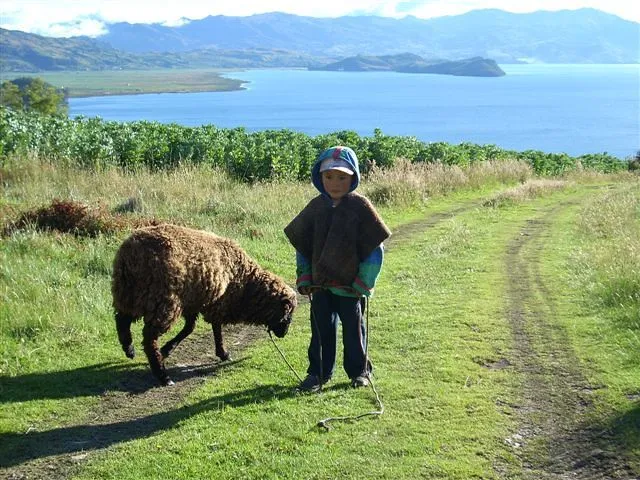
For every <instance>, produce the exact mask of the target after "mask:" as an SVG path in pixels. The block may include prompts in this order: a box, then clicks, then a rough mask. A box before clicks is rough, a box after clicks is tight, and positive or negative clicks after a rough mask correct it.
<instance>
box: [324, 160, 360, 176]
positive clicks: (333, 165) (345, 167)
mask: <svg viewBox="0 0 640 480" xmlns="http://www.w3.org/2000/svg"><path fill="white" fill-rule="evenodd" d="M327 170H339V171H341V172H344V173H346V174H348V175H353V174H354V172H353V168H351V165H349V163H348V162H346V161H345V160H342V159H341V158H327V159H326V160H323V161H322V163H321V164H320V173H322V172H326V171H327Z"/></svg>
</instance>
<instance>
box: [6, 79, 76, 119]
mask: <svg viewBox="0 0 640 480" xmlns="http://www.w3.org/2000/svg"><path fill="white" fill-rule="evenodd" d="M0 103H1V104H2V105H4V106H7V107H10V108H12V109H14V110H33V111H36V112H39V113H42V114H45V115H56V114H63V115H66V114H67V111H68V105H67V100H66V98H65V95H64V93H63V91H61V90H59V89H57V88H56V87H54V86H53V85H51V84H49V83H47V82H45V81H44V80H42V79H41V78H31V77H23V78H17V79H15V80H11V81H6V82H4V83H3V84H2V87H1V90H0Z"/></svg>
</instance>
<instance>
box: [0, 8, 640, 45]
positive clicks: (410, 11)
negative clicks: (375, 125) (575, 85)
mask: <svg viewBox="0 0 640 480" xmlns="http://www.w3.org/2000/svg"><path fill="white" fill-rule="evenodd" d="M583 7H591V8H597V9H599V10H603V11H606V12H610V13H614V14H616V15H619V16H621V17H623V18H627V19H631V20H635V21H640V2H631V1H629V0H536V1H532V0H524V1H520V2H513V1H512V0H417V1H413V0H404V1H397V0H395V1H389V0H349V1H345V0H324V1H322V0H306V1H300V0H268V1H267V0H234V1H225V2H223V1H201V0H180V1H175V0H57V1H55V2H53V1H50V0H2V2H0V27H2V28H7V29H12V30H22V31H24V32H32V33H39V34H42V35H47V36H73V35H88V36H97V35H100V34H101V33H103V32H104V31H105V30H106V24H107V23H114V22H129V23H162V24H165V25H173V26H175V25H181V24H183V23H184V22H185V19H194V20H195V19H201V18H204V17H206V16H208V15H228V16H248V15H253V14H259V13H268V12H286V13H291V14H294V15H303V16H310V17H340V16H345V15H354V14H356V15H379V16H385V17H395V18H400V17H403V16H405V15H414V16H416V17H419V18H432V17H439V16H443V15H459V14H462V13H466V12H468V11H470V10H476V9H481V8H498V9H501V10H506V11H509V12H532V11H535V10H559V9H577V8H583Z"/></svg>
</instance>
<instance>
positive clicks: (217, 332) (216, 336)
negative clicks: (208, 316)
mask: <svg viewBox="0 0 640 480" xmlns="http://www.w3.org/2000/svg"><path fill="white" fill-rule="evenodd" d="M211 329H212V330H213V341H214V343H215V345H216V356H217V357H218V358H219V359H220V360H222V361H223V362H224V361H226V360H231V356H230V355H229V352H227V351H226V350H225V349H224V343H223V341H222V323H221V322H217V321H212V322H211Z"/></svg>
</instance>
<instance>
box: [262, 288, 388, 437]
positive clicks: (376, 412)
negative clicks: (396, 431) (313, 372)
mask: <svg viewBox="0 0 640 480" xmlns="http://www.w3.org/2000/svg"><path fill="white" fill-rule="evenodd" d="M308 297H309V311H310V313H311V323H312V325H313V327H314V328H316V329H317V330H316V332H317V334H318V340H320V329H319V327H318V326H317V325H316V323H315V316H314V315H313V308H312V305H311V294H309V295H308ZM364 304H365V319H366V325H365V328H366V342H365V347H364V360H365V365H366V366H367V367H368V366H369V365H371V367H372V368H371V370H373V364H372V363H371V361H370V360H369V302H368V300H366V299H365V300H364ZM268 333H269V338H270V339H271V343H273V346H274V347H275V348H276V350H277V351H278V353H279V354H280V356H281V357H282V359H283V360H284V362H285V363H286V364H287V366H288V367H289V369H290V370H291V371H292V372H293V374H294V375H295V376H296V378H297V379H298V381H300V382H302V378H301V377H300V375H298V372H296V370H295V368H293V365H291V363H290V362H289V360H287V357H286V356H285V355H284V353H283V352H282V350H281V349H280V347H278V344H277V343H276V341H275V340H274V339H273V336H272V335H271V332H270V331H268ZM320 368H321V369H322V342H321V341H320ZM322 380H323V378H322V371H321V372H320V390H319V391H320V392H322ZM368 380H369V385H371V389H372V390H373V393H374V395H375V397H376V405H377V407H378V409H377V410H373V411H371V412H365V413H361V414H359V415H345V416H341V417H327V418H324V419H322V420H319V421H318V423H317V424H316V425H317V426H318V427H321V428H324V429H325V430H330V427H329V422H348V421H355V420H359V419H361V418H364V417H368V416H380V415H382V414H383V413H384V404H383V403H382V400H381V399H380V394H379V393H378V390H377V389H376V386H375V384H374V382H373V372H372V371H369V376H368Z"/></svg>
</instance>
